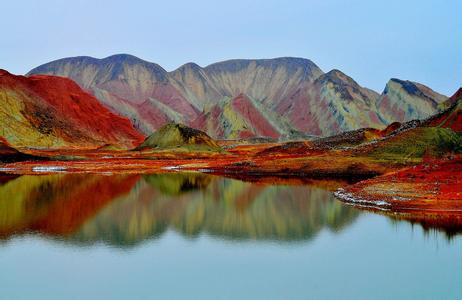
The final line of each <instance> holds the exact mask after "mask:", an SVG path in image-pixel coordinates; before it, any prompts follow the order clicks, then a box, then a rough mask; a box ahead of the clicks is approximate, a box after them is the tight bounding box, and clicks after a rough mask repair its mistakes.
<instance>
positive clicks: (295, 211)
mask: <svg viewBox="0 0 462 300" xmlns="http://www.w3.org/2000/svg"><path fill="white" fill-rule="evenodd" d="M0 184H1V185H0V236H1V237H2V238H3V239H7V238H9V237H11V236H13V235H15V234H16V235H17V234H23V233H31V232H32V233H40V234H44V235H47V236H50V237H54V238H58V239H60V240H65V241H68V242H71V243H76V244H79V243H83V244H92V243H95V242H99V241H103V242H105V243H108V244H112V245H115V246H130V245H136V244H138V243H140V242H142V241H143V240H146V239H152V238H155V237H158V236H160V235H161V234H162V233H164V232H165V231H166V230H167V229H173V230H175V231H177V232H179V233H181V234H182V235H184V236H186V237H195V236H197V235H199V234H202V233H205V234H208V235H213V236H217V237H219V238H224V239H254V240H274V241H298V240H309V239H311V238H313V237H314V236H315V235H316V234H317V233H318V232H319V231H320V230H322V229H323V228H326V229H329V230H332V231H338V230H340V229H342V228H344V227H346V226H348V224H350V223H351V222H353V221H354V220H355V219H356V217H357V216H358V211H357V210H356V209H354V208H352V207H348V206H345V205H344V204H342V203H341V202H339V201H337V200H335V199H334V198H333V196H332V194H331V193H330V192H328V191H326V190H324V189H321V188H317V187H314V186H287V185H263V184H255V183H249V182H243V181H239V180H233V179H227V178H221V177H215V176H210V175H205V174H198V173H167V174H155V175H147V176H140V175H114V176H102V175H88V174H85V175H75V174H58V175H46V176H21V177H17V178H14V177H11V178H9V179H5V180H3V181H1V183H0Z"/></svg>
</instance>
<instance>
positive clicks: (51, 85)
mask: <svg viewBox="0 0 462 300" xmlns="http://www.w3.org/2000/svg"><path fill="white" fill-rule="evenodd" d="M0 107H1V108H0V128H1V129H0V136H1V137H3V138H4V139H5V140H6V141H7V142H8V143H9V144H10V145H11V146H12V147H14V148H47V149H56V148H74V147H78V148H96V147H98V146H101V145H104V144H117V145H121V146H124V147H132V146H133V145H136V144H138V143H139V142H141V141H142V139H143V136H142V135H141V134H140V133H138V132H137V131H136V130H135V129H134V127H133V126H132V125H131V123H130V121H129V120H127V119H126V118H123V117H120V116H118V115H115V114H114V113H112V112H110V111H109V110H108V109H107V108H106V107H105V106H103V105H102V104H101V103H100V102H99V101H98V100H97V99H96V98H95V97H93V96H92V95H90V94H88V93H86V92H85V91H83V90H82V89H81V88H80V87H79V86H78V85H77V84H76V83H75V82H73V81H72V80H70V79H68V78H64V77H57V76H49V75H33V76H29V77H25V76H16V75H12V74H10V73H8V72H7V71H4V70H0Z"/></svg>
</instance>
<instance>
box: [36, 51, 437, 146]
mask: <svg viewBox="0 0 462 300" xmlns="http://www.w3.org/2000/svg"><path fill="white" fill-rule="evenodd" d="M29 74H53V75H59V76H65V77H69V78H71V79H73V80H75V81H76V82H77V83H78V84H79V85H80V86H82V87H83V88H84V89H87V90H89V91H90V92H91V93H93V94H94V95H95V96H96V97H97V98H98V99H99V100H100V101H101V102H102V103H103V104H104V105H106V106H107V107H109V108H110V109H111V110H112V111H113V112H115V113H117V114H119V115H122V116H126V117H128V118H129V119H131V120H132V122H133V124H134V125H135V126H136V127H137V128H138V129H139V130H140V131H141V132H143V133H145V134H149V133H151V132H152V131H154V130H155V129H158V128H160V127H161V126H162V125H163V124H165V123H167V122H171V121H173V122H180V123H184V124H187V125H190V126H193V127H195V128H197V129H200V130H204V131H207V132H208V133H209V134H210V135H211V136H212V137H214V138H226V139H230V138H249V137H256V136H260V137H262V136H265V137H273V138H280V137H285V138H292V139H293V138H300V137H303V136H306V135H320V136H328V135H332V134H338V133H341V132H343V131H347V130H354V129H359V128H362V127H376V128H381V127H385V126H386V125H387V124H389V123H391V122H393V121H400V122H403V121H408V120H410V119H415V118H425V117H428V116H429V115H431V114H434V113H435V112H437V111H438V105H439V103H441V102H443V101H445V100H446V97H445V96H442V95H440V94H438V93H436V92H434V91H432V90H431V89H429V88H428V87H426V86H423V85H421V84H418V83H413V82H409V81H401V80H397V79H392V80H390V82H389V83H388V84H387V87H386V88H385V91H384V93H383V94H382V95H379V94H377V93H376V92H374V91H372V90H369V89H367V88H364V87H361V86H360V85H359V84H358V83H357V82H355V81H354V80H353V79H352V78H350V77H349V76H347V75H346V74H344V73H342V72H340V71H338V70H332V71H330V72H328V73H324V72H323V71H322V70H321V69H320V68H319V67H318V66H316V65H315V64H314V63H313V62H312V61H310V60H307V59H302V58H291V57H283V58H275V59H259V60H242V59H239V60H228V61H224V62H219V63H215V64H211V65H209V66H207V67H204V68H203V67H200V66H198V65H197V64H194V63H187V64H185V65H183V66H181V67H180V68H178V69H176V70H174V71H172V72H167V71H165V70H164V69H163V68H162V67H160V66H159V65H157V64H154V63H150V62H146V61H144V60H141V59H139V58H136V57H134V56H130V55H124V54H122V55H114V56H110V57H107V58H104V59H95V58H91V57H73V58H64V59H60V60H56V61H53V62H50V63H47V64H44V65H42V66H39V67H37V68H35V69H33V70H31V71H30V72H29Z"/></svg>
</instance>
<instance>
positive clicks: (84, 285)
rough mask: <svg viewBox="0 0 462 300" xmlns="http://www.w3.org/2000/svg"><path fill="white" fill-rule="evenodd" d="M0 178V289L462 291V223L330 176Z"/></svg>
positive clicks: (50, 293)
mask: <svg viewBox="0 0 462 300" xmlns="http://www.w3.org/2000/svg"><path fill="white" fill-rule="evenodd" d="M0 182H1V184H0V299H185V298H190V299H320V298H322V299H371V298H373V299H459V298H460V297H461V296H462V239H461V236H459V235H457V234H455V233H454V230H453V229H454V228H452V231H451V234H448V233H447V232H445V230H444V228H443V229H442V228H440V229H438V230H433V229H428V228H427V229H426V230H424V229H423V227H422V226H420V225H419V224H411V223H409V222H406V221H398V220H394V219H391V218H389V217H386V216H383V215H379V214H374V213H371V212H366V211H361V210H358V209H356V208H354V207H351V206H347V205H344V204H342V203H341V202H339V201H338V200H336V199H335V198H334V197H333V196H332V193H331V192H329V191H328V190H326V189H325V186H326V185H328V186H330V187H331V185H329V184H326V183H325V182H321V183H319V182H318V183H310V184H308V185H278V184H270V185H262V184H254V183H248V182H242V181H238V180H233V179H225V178H220V177H212V176H205V175H197V174H164V175H150V176H138V175H126V176H121V175H117V176H97V175H62V174H61V175H51V176H50V175H47V176H21V177H8V178H5V179H2V180H1V181H0ZM313 184H314V185H313Z"/></svg>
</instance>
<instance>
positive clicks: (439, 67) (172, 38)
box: [0, 0, 462, 95]
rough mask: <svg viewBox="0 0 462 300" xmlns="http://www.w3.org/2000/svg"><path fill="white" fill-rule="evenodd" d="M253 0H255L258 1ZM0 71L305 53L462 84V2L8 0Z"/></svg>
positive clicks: (379, 75)
mask: <svg viewBox="0 0 462 300" xmlns="http://www.w3.org/2000/svg"><path fill="white" fill-rule="evenodd" d="M247 2H252V3H251V4H249V3H247ZM1 10H2V17H1V18H0V28H1V33H2V34H1V37H0V68H4V69H7V70H9V71H11V72H13V73H17V74H23V73H26V72H27V71H29V70H30V69H31V68H33V67H36V66H38V65H40V64H42V63H45V62H48V61H51V60H55V59H58V58H62V57H69V56H77V55H89V56H94V57H100V58H102V57H106V56H109V55H112V54H116V53H129V54H133V55H136V56H138V57H140V58H143V59H145V60H148V61H152V62H156V63H158V64H160V65H161V66H163V67H164V68H165V69H167V70H173V69H175V68H177V67H178V66H180V65H181V64H183V63H186V62H189V61H194V62H196V63H198V64H199V65H202V66H205V65H207V64H209V63H212V62H216V61H220V60H225V59H230V58H271V57H279V56H298V57H305V58H309V59H311V60H313V61H314V62H315V63H316V64H318V65H319V66H320V67H321V68H322V69H323V70H324V71H329V70H330V69H332V68H337V69H340V70H342V71H343V72H345V73H347V74H348V75H350V76H352V77H353V78H354V79H355V80H357V81H358V82H359V83H360V84H361V85H364V86H367V87H370V88H373V89H375V90H377V91H379V92H380V91H382V90H383V88H384V86H385V84H386V82H387V81H388V79H389V78H391V77H397V78H401V79H410V80H414V81H418V82H421V83H424V84H427V85H429V86H430V87H431V88H433V89H435V90H436V91H439V92H441V93H444V94H447V95H450V94H452V93H453V92H455V90H456V89H457V88H458V87H460V86H462V17H461V12H462V1H458V0H453V1H451V0H439V1H436V0H435V1H430V0H427V1H426V0H421V1H405V0H400V1H395V0H392V1H372V0H351V1H340V0H307V1H271V0H265V1H250V0H247V1H243V0H233V1H222V2H220V1H213V0H205V1H200V0H195V1H174V0H166V1H135V0H132V1H96V0H93V1H90V0H80V1H77V0H75V1H57V0H42V1H21V0H15V1H4V2H3V3H2V5H1Z"/></svg>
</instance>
